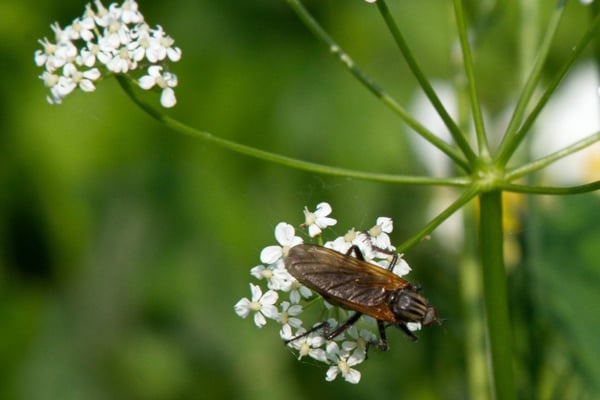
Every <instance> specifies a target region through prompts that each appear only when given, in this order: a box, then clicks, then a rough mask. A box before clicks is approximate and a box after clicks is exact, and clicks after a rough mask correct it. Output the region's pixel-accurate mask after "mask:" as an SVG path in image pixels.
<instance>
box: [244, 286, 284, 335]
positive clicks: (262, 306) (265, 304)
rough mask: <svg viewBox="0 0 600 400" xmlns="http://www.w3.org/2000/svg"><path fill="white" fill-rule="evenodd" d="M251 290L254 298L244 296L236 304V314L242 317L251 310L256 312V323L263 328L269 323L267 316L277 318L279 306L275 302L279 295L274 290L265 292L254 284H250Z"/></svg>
mask: <svg viewBox="0 0 600 400" xmlns="http://www.w3.org/2000/svg"><path fill="white" fill-rule="evenodd" d="M250 291H251V292H252V300H248V299H247V298H245V297H244V298H243V299H241V300H240V301H238V302H237V303H236V304H235V306H234V309H235V312H236V314H237V315H239V316H240V317H242V318H246V317H247V316H248V315H249V314H250V312H254V323H255V324H256V326H258V327H259V328H261V327H263V326H264V325H265V324H266V323H267V320H266V319H265V317H267V318H270V319H276V318H277V316H278V312H277V307H275V306H274V304H275V302H276V301H277V299H278V298H279V296H278V295H277V292H275V291H273V290H269V291H267V292H266V293H265V294H263V293H262V290H261V289H260V287H259V286H258V285H253V284H250Z"/></svg>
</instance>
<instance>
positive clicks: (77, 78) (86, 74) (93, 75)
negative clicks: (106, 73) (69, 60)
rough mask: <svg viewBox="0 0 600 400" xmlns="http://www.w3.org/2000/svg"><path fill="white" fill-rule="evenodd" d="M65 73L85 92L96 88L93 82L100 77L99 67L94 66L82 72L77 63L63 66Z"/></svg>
mask: <svg viewBox="0 0 600 400" xmlns="http://www.w3.org/2000/svg"><path fill="white" fill-rule="evenodd" d="M63 75H64V76H65V77H66V78H68V79H70V81H71V82H72V83H73V84H74V85H76V86H79V88H80V89H81V90H83V91H84V92H92V91H94V90H96V87H95V86H94V83H93V82H94V81H95V80H97V79H98V78H100V71H99V70H98V68H92V69H88V70H87V71H83V72H81V71H78V70H77V67H75V65H73V64H67V65H65V67H64V68H63Z"/></svg>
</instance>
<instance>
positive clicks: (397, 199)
mask: <svg viewBox="0 0 600 400" xmlns="http://www.w3.org/2000/svg"><path fill="white" fill-rule="evenodd" d="M307 3H308V6H309V7H310V8H311V10H313V11H314V12H315V14H316V15H317V16H318V18H319V19H320V21H321V22H322V23H323V24H324V25H325V27H326V28H327V29H329V31H330V32H331V33H332V34H333V35H334V37H336V38H337V40H338V41H339V43H340V44H341V45H342V46H344V47H345V48H346V50H348V51H349V52H350V54H351V55H353V57H354V59H355V60H356V61H357V62H358V63H360V64H361V65H363V66H364V68H365V70H366V71H367V72H368V73H370V74H371V75H372V76H374V77H375V78H376V79H377V80H378V81H379V82H380V83H381V84H382V85H383V86H384V87H385V88H386V89H387V90H388V91H389V92H391V93H392V94H393V95H395V96H396V97H397V98H398V99H399V100H400V101H401V102H403V103H404V104H409V103H410V101H411V99H412V98H413V97H414V89H415V84H414V80H413V79H412V78H411V77H410V74H409V73H408V71H407V69H406V67H405V65H404V63H403V62H402V60H401V58H400V57H399V56H398V53H397V52H396V51H395V50H394V47H393V46H392V42H391V39H390V37H389V36H388V35H387V34H386V31H385V29H384V27H383V25H382V23H381V21H380V18H379V15H378V13H377V11H376V9H375V7H373V6H369V5H368V4H366V3H365V2H364V1H359V0H355V1H349V0H322V1H316V0H314V1H309V2H307ZM389 3H390V5H391V6H392V9H393V11H394V13H395V15H396V16H397V18H398V21H399V25H400V26H401V27H402V29H403V30H404V32H405V34H406V36H407V39H408V40H409V41H410V43H411V46H412V48H413V49H414V50H415V53H416V56H417V57H418V59H419V60H420V61H421V62H422V64H423V66H424V67H425V70H426V72H427V74H429V75H430V76H432V77H434V78H436V79H448V78H451V77H452V74H453V73H452V67H451V65H449V64H448V61H447V60H449V56H448V54H449V53H450V50H449V49H450V48H451V46H452V37H453V28H452V18H451V15H452V11H451V9H450V8H449V4H447V3H448V2H445V1H441V0H438V1H434V0H427V1H420V2H397V1H390V2H389ZM400 3H402V4H400ZM548 3H550V2H548ZM572 3H574V4H572V5H570V8H569V10H568V12H567V16H566V18H565V22H564V27H563V29H561V31H560V34H559V38H558V42H557V45H556V46H555V47H554V50H553V52H552V54H551V55H550V60H549V65H548V67H547V68H548V71H547V72H548V74H550V73H551V72H552V71H555V70H556V69H557V68H558V66H559V65H560V63H561V61H562V60H563V59H564V57H565V55H564V54H565V52H566V51H567V50H568V49H570V48H571V46H572V45H573V43H574V41H575V39H576V38H577V37H578V36H579V34H580V33H581V32H582V30H583V29H584V28H585V25H586V24H585V23H583V22H587V21H588V15H587V13H586V10H585V9H584V8H583V7H582V6H580V5H579V4H578V3H577V2H572ZM105 4H106V3H105ZM474 4H477V2H474ZM499 4H500V3H499ZM84 5H85V3H83V2H80V1H72V0H63V1H43V2H42V1H33V0H23V1H16V0H3V1H2V3H0V37H1V38H2V39H0V52H1V54H2V56H0V71H2V79H0V90H1V97H0V99H1V100H0V111H1V113H0V399H28V400H36V399H62V400H65V399H148V400H154V399H156V400H158V399H208V398H210V399H282V398H285V399H290V400H292V399H304V398H327V399H338V398H339V399H342V398H343V399H347V398H353V399H359V398H384V397H388V396H390V395H391V394H394V396H395V398H414V399H441V398H443V399H464V398H466V397H467V396H468V395H467V393H468V389H467V386H468V383H467V372H466V371H467V365H466V361H465V355H464V348H465V343H464V340H465V339H464V338H465V335H464V329H465V327H464V324H463V323H461V322H462V319H463V317H462V315H463V306H462V305H461V301H460V298H461V294H460V281H459V268H460V260H461V259H462V258H463V257H462V256H464V250H463V249H462V248H454V249H449V248H448V247H449V246H447V243H446V246H444V243H443V242H442V240H441V239H440V238H439V237H437V236H436V234H435V232H434V234H433V235H432V239H431V240H429V241H425V242H423V243H421V244H419V245H418V246H416V247H415V248H414V249H413V250H411V252H410V254H407V255H406V257H407V259H408V261H409V262H410V263H411V265H412V266H413V268H414V272H413V273H412V274H411V279H412V280H414V281H416V282H419V283H420V284H421V285H422V286H423V287H424V290H425V293H426V295H427V297H428V298H429V299H430V300H431V302H432V303H433V304H435V305H437V306H438V309H439V311H440V313H441V315H442V316H443V317H445V318H447V321H446V322H445V324H444V326H443V327H441V328H432V329H428V330H425V331H423V332H421V334H420V340H419V341H418V342H417V343H410V342H408V341H407V340H406V339H405V338H404V337H403V335H402V334H401V333H400V332H396V331H392V330H390V333H389V337H390V344H391V350H390V351H389V352H388V353H385V354H384V353H377V352H373V353H372V354H370V359H369V361H368V362H366V363H364V364H362V365H361V366H360V367H361V368H359V369H360V370H361V372H362V374H363V376H362V381H361V383H360V384H359V385H357V386H354V385H350V384H347V383H345V382H343V381H342V380H337V381H335V382H333V383H326V382H325V380H324V374H325V369H324V368H323V367H322V366H317V365H313V364H311V363H308V362H307V363H299V362H297V360H296V358H295V356H294V355H293V354H292V353H291V352H289V351H287V350H286V349H285V347H284V346H283V345H282V343H281V341H280V340H279V338H278V333H277V327H276V326H274V325H273V324H270V325H269V324H268V325H267V326H266V327H265V328H263V329H262V330H258V329H256V327H255V326H254V325H253V323H252V321H251V320H242V319H240V318H239V317H237V316H236V315H235V313H234V312H233V304H235V302H237V300H238V299H239V298H241V297H245V296H248V295H249V290H248V282H249V281H250V275H249V272H248V271H249V269H250V268H251V267H253V266H255V265H256V264H257V263H259V259H258V255H259V252H260V250H261V249H262V248H263V247H265V246H267V245H270V244H273V243H274V238H273V229H274V226H275V225H276V224H277V223H278V222H280V221H282V220H283V221H287V222H291V223H298V224H299V223H301V222H302V212H301V210H302V208H303V207H304V206H305V205H306V206H308V207H309V208H312V207H314V206H315V205H316V204H317V203H318V202H320V201H328V202H329V203H331V205H332V206H333V208H334V217H336V218H338V220H339V221H340V224H339V225H338V226H337V227H336V228H335V229H336V231H335V232H334V233H336V234H342V233H344V232H345V231H346V230H347V229H348V228H351V227H356V228H358V229H361V228H368V227H370V226H371V225H372V224H373V223H374V221H375V218H376V217H377V216H380V215H386V216H390V217H392V218H393V219H394V221H395V223H396V224H395V232H394V234H393V240H394V242H395V243H400V242H401V241H402V240H404V239H406V238H407V237H409V236H410V235H411V234H414V233H415V232H416V231H418V230H419V229H420V227H422V226H423V225H424V224H425V223H426V222H427V218H428V217H427V215H426V213H427V206H426V205H427V204H429V202H430V201H432V200H436V196H438V194H437V193H438V192H436V191H432V190H431V189H428V188H420V187H417V188H415V187H394V186H388V185H383V184H376V183H370V182H362V181H356V180H348V179H339V178H331V177H324V176H317V175H314V174H309V173H304V172H299V171H295V170H291V169H288V168H284V167H280V166H277V165H270V164H267V163H265V162H261V161H256V160H253V159H250V158H247V157H244V156H240V155H237V154H233V153H230V152H227V151H223V150H221V149H220V148H217V147H214V146H212V145H207V144H206V143H203V142H201V141H197V140H194V139H190V138H188V137H183V136H180V135H178V134H174V133H173V132H170V131H167V130H165V129H164V128H163V127H162V126H161V125H160V124H158V123H157V122H155V121H154V120H152V119H151V118H150V117H149V116H148V115H146V114H144V113H143V112H142V111H140V110H139V109H138V108H136V107H135V105H134V104H133V103H132V102H131V101H130V100H129V99H128V98H127V97H126V96H125V95H124V94H123V93H122V92H121V90H120V88H119V87H118V85H117V83H116V82H115V81H114V80H112V79H109V80H107V81H104V82H101V83H100V84H99V85H98V90H97V91H96V92H94V93H93V94H83V93H81V92H77V93H76V94H74V95H71V96H69V97H68V98H67V99H66V100H65V102H64V104H63V105H61V106H51V105H49V104H47V103H46V101H45V97H46V89H45V88H44V87H43V85H42V82H41V81H40V80H39V79H38V78H37V76H38V75H39V74H40V73H41V70H40V69H38V68H36V67H35V65H34V63H33V52H34V51H35V50H36V49H38V48H39V44H38V43H37V40H38V39H39V38H42V37H44V36H49V37H51V30H50V28H49V24H50V23H52V22H53V21H59V22H60V23H61V24H62V25H66V24H68V23H70V21H71V20H72V19H73V18H74V17H75V16H78V15H80V14H81V13H82V11H83V8H84ZM550 6H551V5H550V4H548V5H547V7H548V9H543V10H542V18H544V17H545V16H546V15H547V14H548V11H549V8H550ZM481 7H482V8H479V6H476V7H473V8H472V16H473V18H479V15H478V13H484V12H485V10H484V9H483V6H481ZM140 8H141V11H142V12H143V13H144V15H145V18H146V21H147V22H148V23H149V24H150V25H152V26H153V25H155V24H160V25H162V26H163V27H164V28H165V30H166V32H167V33H168V34H170V35H171V36H172V37H173V38H175V40H176V44H177V45H178V46H179V47H181V48H182V49H183V58H182V60H181V61H180V62H179V63H177V64H176V65H174V66H173V68H172V70H173V72H175V73H176V74H177V75H178V77H179V87H178V88H177V90H176V93H177V97H178V104H177V106H176V107H175V108H174V109H173V110H171V111H169V113H170V114H171V115H173V116H175V117H177V118H180V119H181V120H183V121H184V122H186V123H189V124H190V125H192V126H196V127H200V128H203V129H206V130H208V131H210V132H213V133H215V134H217V135H219V136H222V137H224V138H228V139H232V140H236V141H239V142H242V143H245V144H249V145H253V146H257V147H260V148H263V149H266V150H271V151H276V152H281V153H283V154H286V155H290V156H294V157H298V158H304V159H307V160H311V161H316V162H322V163H325V164H330V165H337V166H343V167H349V168H354V169H364V170H368V171H374V172H388V173H402V174H411V173H412V174H424V173H426V172H425V171H426V168H425V165H426V164H427V162H428V160H427V159H422V158H419V157H416V156H415V155H414V152H413V150H412V148H411V146H410V143H409V142H408V141H407V140H405V137H406V135H407V134H410V133H409V132H407V131H406V128H405V127H404V125H403V124H402V123H401V122H400V121H399V120H398V119H397V118H395V117H394V116H393V115H392V113H391V112H390V111H389V110H387V109H385V108H384V107H383V106H382V105H381V104H380V103H379V102H378V101H377V100H376V99H375V98H374V97H372V96H371V95H370V94H369V93H367V91H365V90H364V88H362V87H361V86H360V85H359V84H358V83H357V82H356V81H354V80H353V79H352V77H351V76H350V75H349V74H348V73H347V72H346V71H345V70H344V69H343V68H342V67H341V66H340V65H339V64H338V63H337V62H336V61H335V60H334V59H333V58H332V57H331V56H330V55H329V54H328V52H327V51H326V49H325V48H324V47H323V46H322V45H321V44H319V43H318V42H317V41H316V40H315V39H314V38H313V36H311V34H310V33H308V32H307V30H306V29H305V28H304V26H303V25H301V23H300V22H299V21H298V20H297V18H296V17H295V15H293V13H292V12H291V11H290V10H289V9H288V7H287V6H286V5H285V2H284V1H273V0H255V1H250V0H221V1H208V0H204V1H185V0H178V1H171V2H166V1H165V2H156V1H154V2H151V1H141V2H140ZM496 15H497V18H496ZM493 16H494V18H491V19H489V20H486V23H485V24H484V26H483V28H482V29H483V34H482V35H481V37H480V48H479V50H478V69H479V70H478V74H479V77H480V78H481V83H480V92H481V93H482V97H483V99H484V101H485V103H486V107H487V108H488V110H489V112H490V115H492V116H493V115H497V114H499V113H500V112H501V111H502V110H503V109H504V107H506V105H507V104H509V103H510V102H511V98H510V97H509V96H511V95H514V93H515V92H516V89H515V86H514V85H515V83H516V82H517V81H518V79H519V76H518V73H517V71H515V66H514V64H515V57H516V52H517V47H518V46H517V41H518V39H517V37H516V36H515V35H516V32H515V29H514V24H515V18H516V9H514V8H513V7H512V6H510V5H505V6H503V7H500V10H499V12H498V13H497V14H493ZM498 77H501V79H498ZM151 99H152V101H154V102H155V104H156V105H157V106H158V98H157V96H154V97H151ZM545 200H548V199H545ZM550 200H551V201H547V202H539V201H536V202H535V203H533V204H530V206H533V207H531V208H530V209H529V211H524V210H523V209H519V210H517V213H516V215H517V217H518V218H519V221H520V222H519V224H518V225H517V226H518V228H517V229H516V230H515V231H514V232H510V234H511V235H512V239H515V240H516V243H517V245H518V246H519V247H520V252H519V254H521V256H520V258H518V262H517V263H516V264H517V265H516V266H513V268H511V270H510V273H509V279H510V282H511V288H512V289H513V291H514V292H513V296H512V298H513V300H514V302H513V304H512V306H513V307H512V310H513V319H514V323H515V343H516V356H517V357H516V362H515V365H516V372H517V376H518V379H517V382H518V384H519V387H520V391H521V393H522V394H523V398H534V397H531V396H533V395H534V394H535V398H560V399H565V398H593V397H592V396H593V395H594V394H597V393H599V390H600V385H599V382H600V378H599V377H600V361H599V360H600V341H599V340H598V338H597V337H598V335H597V332H598V330H599V329H600V320H599V314H600V313H599V312H598V311H596V310H595V309H596V305H597V304H598V303H600V289H599V288H600V285H599V283H600V267H599V266H598V263H599V262H600V254H599V252H598V244H599V243H600V231H599V230H598V224H597V221H598V220H599V218H600V208H599V207H598V197H597V196H595V195H593V194H588V195H580V196H577V197H573V198H560V199H558V198H555V199H550ZM439 209H440V208H439V207H438V210H439ZM532 210H533V211H532ZM532 237H533V239H532ZM467 247H470V246H467ZM565 396H567V397H565ZM586 396H588V397H586Z"/></svg>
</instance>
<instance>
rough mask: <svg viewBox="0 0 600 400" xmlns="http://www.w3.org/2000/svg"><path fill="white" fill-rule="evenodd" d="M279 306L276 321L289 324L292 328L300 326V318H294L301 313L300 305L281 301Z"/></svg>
mask: <svg viewBox="0 0 600 400" xmlns="http://www.w3.org/2000/svg"><path fill="white" fill-rule="evenodd" d="M280 306H281V311H280V312H279V315H278V316H277V321H279V323H280V324H282V325H283V326H286V325H289V326H290V327H292V328H296V329H298V328H300V327H301V326H302V320H301V319H299V318H296V316H298V315H300V314H302V306H301V305H299V304H290V303H289V302H287V301H283V302H281V305H280ZM282 329H283V328H282Z"/></svg>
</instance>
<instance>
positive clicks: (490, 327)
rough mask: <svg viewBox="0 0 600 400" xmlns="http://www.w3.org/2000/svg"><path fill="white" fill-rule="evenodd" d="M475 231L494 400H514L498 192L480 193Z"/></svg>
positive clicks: (510, 340)
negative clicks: (481, 272) (479, 255)
mask: <svg viewBox="0 0 600 400" xmlns="http://www.w3.org/2000/svg"><path fill="white" fill-rule="evenodd" d="M479 199H480V221H481V227H480V231H479V239H480V251H481V261H482V266H483V289H484V304H485V310H486V323H487V332H488V337H489V344H490V356H491V360H490V361H491V363H490V365H491V367H492V374H491V375H492V377H493V384H494V389H493V392H494V393H495V399H496V400H512V399H515V398H516V392H515V387H514V378H513V369H512V363H513V359H512V355H513V352H512V339H511V326H510V318H509V313H508V296H507V285H506V270H505V268H504V256H503V245H502V243H503V230H502V192H500V191H493V192H487V193H483V194H481V195H480V197H479Z"/></svg>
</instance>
